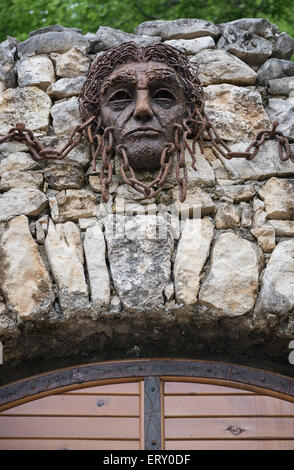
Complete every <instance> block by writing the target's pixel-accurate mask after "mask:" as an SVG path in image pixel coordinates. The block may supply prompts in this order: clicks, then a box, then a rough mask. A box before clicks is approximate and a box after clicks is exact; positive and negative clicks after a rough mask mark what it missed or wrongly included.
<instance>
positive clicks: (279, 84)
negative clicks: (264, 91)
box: [268, 76, 294, 97]
mask: <svg viewBox="0 0 294 470" xmlns="http://www.w3.org/2000/svg"><path fill="white" fill-rule="evenodd" d="M268 85H269V89H268V92H269V93H270V94H271V95H287V96H290V97H294V76H293V77H283V78H274V79H273V80H269V81H268Z"/></svg>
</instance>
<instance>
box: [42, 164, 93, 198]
mask: <svg viewBox="0 0 294 470" xmlns="http://www.w3.org/2000/svg"><path fill="white" fill-rule="evenodd" d="M44 176H45V179H46V181H47V182H48V186H49V188H52V189H56V190H58V191H61V190H63V189H80V188H81V187H82V186H83V185H84V182H85V181H84V171H83V168H82V167H81V166H80V165H77V164H73V163H68V162H66V161H65V160H63V161H60V162H58V161H57V162H56V163H53V164H51V165H49V166H47V167H46V169H45V172H44Z"/></svg>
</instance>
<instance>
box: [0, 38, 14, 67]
mask: <svg viewBox="0 0 294 470" xmlns="http://www.w3.org/2000/svg"><path fill="white" fill-rule="evenodd" d="M17 43H18V41H17V40H16V39H15V38H12V37H8V38H7V39H6V40H5V41H3V42H1V43H0V62H4V63H9V64H13V63H14V57H15V52H16V46H17Z"/></svg>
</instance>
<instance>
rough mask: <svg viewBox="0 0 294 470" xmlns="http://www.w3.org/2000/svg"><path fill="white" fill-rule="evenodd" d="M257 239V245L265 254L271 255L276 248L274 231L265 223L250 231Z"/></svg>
mask: <svg viewBox="0 0 294 470" xmlns="http://www.w3.org/2000/svg"><path fill="white" fill-rule="evenodd" d="M251 233H252V235H254V237H256V238H257V243H258V245H259V246H260V248H261V249H262V250H263V251H264V252H265V253H271V252H272V251H273V249H274V248H275V246H276V239H275V229H274V227H273V226H272V225H271V224H270V223H265V224H263V225H260V226H258V227H256V228H254V229H252V230H251Z"/></svg>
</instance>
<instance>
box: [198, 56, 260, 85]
mask: <svg viewBox="0 0 294 470" xmlns="http://www.w3.org/2000/svg"><path fill="white" fill-rule="evenodd" d="M190 62H191V63H192V64H193V62H196V63H197V64H199V78H200V80H201V82H202V84H203V85H204V86H208V85H218V84H220V83H230V84H232V85H241V86H246V85H254V83H255V82H256V72H255V71H254V70H253V69H252V68H251V67H249V66H248V65H246V64H245V63H244V62H243V61H242V60H240V59H238V57H235V56H233V55H232V54H229V53H228V52H226V51H222V50H220V49H215V50H209V49H207V50H205V51H202V52H199V53H198V54H196V55H195V56H193V57H192V58H191V59H190Z"/></svg>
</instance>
